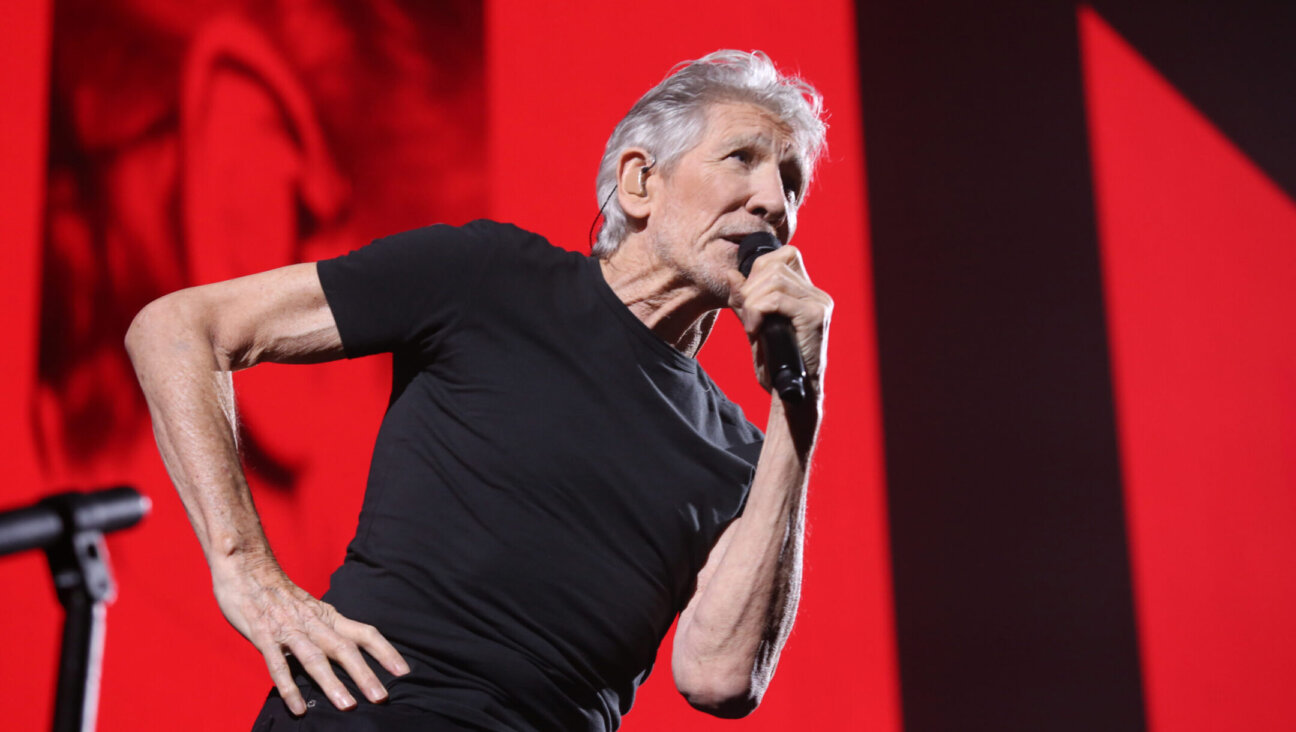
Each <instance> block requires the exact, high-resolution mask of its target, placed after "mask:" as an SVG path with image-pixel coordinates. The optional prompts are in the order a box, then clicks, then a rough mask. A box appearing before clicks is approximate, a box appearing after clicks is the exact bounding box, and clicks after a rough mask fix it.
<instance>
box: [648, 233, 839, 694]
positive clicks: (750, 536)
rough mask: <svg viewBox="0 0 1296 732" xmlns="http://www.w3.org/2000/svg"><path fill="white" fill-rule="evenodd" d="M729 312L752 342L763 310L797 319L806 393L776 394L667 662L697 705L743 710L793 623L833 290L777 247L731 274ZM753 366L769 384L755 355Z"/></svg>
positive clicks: (765, 679) (769, 672) (765, 680)
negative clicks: (747, 484) (737, 512)
mask: <svg viewBox="0 0 1296 732" xmlns="http://www.w3.org/2000/svg"><path fill="white" fill-rule="evenodd" d="M732 285H733V289H734V291H735V292H736V293H737V295H735V297H734V299H733V304H734V308H735V312H737V313H738V315H739V317H740V318H741V319H742V321H743V325H744V327H745V328H746V330H747V332H748V335H749V337H751V338H752V339H753V343H755V342H756V334H757V333H758V332H759V325H760V321H761V319H762V318H763V316H764V315H765V314H768V313H773V312H778V313H781V314H783V315H786V316H788V317H789V318H791V320H792V322H793V325H794V326H795V327H796V331H797V335H798V340H799V345H800V347H801V352H802V357H803V358H804V359H805V363H806V371H807V374H808V375H809V377H810V384H811V386H812V388H811V390H810V391H811V393H810V394H809V395H808V396H807V398H806V399H805V400H804V401H802V402H800V403H798V404H797V405H795V406H788V405H785V404H784V403H783V402H782V401H781V400H780V399H779V398H778V397H777V396H775V397H774V398H773V399H772V403H771V406H770V417H769V424H768V426H767V428H766V434H765V445H764V447H763V448H762V450H761V455H760V460H759V461H758V463H757V465H756V473H755V476H754V477H753V478H752V485H751V489H750V492H749V493H748V497H747V505H746V508H745V509H744V511H743V515H742V516H741V517H740V518H738V519H736V520H735V521H734V522H733V523H731V524H730V525H729V526H728V527H727V528H726V529H725V530H724V532H723V533H722V534H721V535H720V538H719V539H718V540H717V541H716V544H715V546H714V547H713V548H712V549H711V553H710V555H709V556H708V557H707V561H706V564H705V565H704V566H703V568H702V570H701V571H700V572H699V573H698V577H697V588H696V590H695V591H694V594H693V597H692V599H691V600H690V601H689V603H688V605H687V606H686V607H685V609H684V611H683V612H682V613H680V619H679V624H678V626H677V627H676V629H675V645H674V648H673V651H672V656H671V670H672V672H673V674H674V677H675V685H676V687H677V688H678V689H679V690H680V692H681V693H682V694H683V695H684V696H685V698H687V699H688V701H689V703H690V704H692V705H693V706H695V707H697V708H698V709H701V710H703V711H706V712H708V713H711V714H715V715H717V716H722V717H740V716H744V715H746V714H748V713H750V712H751V711H752V710H753V709H755V708H756V706H757V705H759V704H760V700H761V697H762V696H763V695H764V693H765V690H766V688H767V687H768V686H769V683H770V681H771V679H772V678H773V676H774V669H775V667H776V666H777V664H778V658H779V653H780V652H781V651H782V648H783V644H784V643H785V642H786V640H787V637H788V634H789V633H790V632H791V630H792V622H793V620H794V618H795V617H796V609H797V603H798V600H799V597H800V587H801V552H802V543H803V536H804V529H805V496H806V486H807V482H808V475H809V466H810V457H811V454H812V452H813V447H814V442H815V439H816V437H817V434H818V429H819V421H820V414H821V408H822V373H823V368H824V353H825V351H826V347H827V330H828V321H829V318H830V316H831V312H832V299H831V298H830V297H828V295H827V294H826V293H824V292H823V291H822V290H818V289H816V288H815V287H814V286H813V285H811V284H810V281H809V279H808V278H807V277H806V276H805V272H804V269H803V268H802V265H801V260H800V256H799V254H798V253H797V252H796V250H795V249H794V248H793V247H790V246H788V247H783V248H781V249H780V250H778V251H777V252H773V253H771V254H767V255H765V256H764V257H761V258H760V259H757V260H756V265H755V266H754V267H753V269H752V275H751V277H750V278H749V279H747V280H746V281H743V280H742V279H741V278H740V277H739V276H737V275H736V274H735V276H734V280H733V283H732ZM756 363H757V373H758V375H759V377H760V378H761V381H762V383H763V384H764V385H765V387H766V388H767V389H768V388H769V384H768V377H767V375H766V374H765V373H764V368H763V364H762V363H761V357H760V355H759V354H757V355H756Z"/></svg>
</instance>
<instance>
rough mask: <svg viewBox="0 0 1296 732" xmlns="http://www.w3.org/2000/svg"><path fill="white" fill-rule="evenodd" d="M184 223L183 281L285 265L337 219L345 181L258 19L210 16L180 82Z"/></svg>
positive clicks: (315, 118) (307, 103)
mask: <svg viewBox="0 0 1296 732" xmlns="http://www.w3.org/2000/svg"><path fill="white" fill-rule="evenodd" d="M180 161H181V162H180V166H181V176H182V177H181V186H180V196H179V203H180V207H179V208H180V218H181V221H180V224H181V236H182V240H183V244H184V249H185V252H186V255H187V259H188V267H189V273H188V274H189V281H190V283H191V284H201V283H205V282H211V281H215V280H223V279H228V278H230V277H236V276H240V275H245V274H250V273H252V272H259V271H263V270H267V269H272V268H274V267H282V266H284V265H287V264H292V263H295V262H297V261H298V260H299V259H300V258H301V256H302V255H301V244H302V243H303V242H304V240H305V239H306V238H308V237H310V236H311V235H312V234H314V233H315V232H317V231H319V230H321V229H327V228H328V227H330V226H332V225H333V224H335V223H336V222H337V220H338V219H339V218H340V216H341V213H342V211H343V209H344V204H345V203H346V200H347V198H348V190H347V185H346V181H345V180H344V179H343V178H342V177H341V175H340V174H339V173H338V172H337V169H336V167H335V166H334V163H333V160H332V156H331V155H330V154H329V150H328V146H327V143H326V140H325V136H324V131H323V128H322V127H321V125H320V121H319V118H318V116H317V115H316V113H315V108H314V105H313V104H312V102H311V99H310V97H309V95H308V94H307V91H306V88H305V86H304V85H303V84H302V83H301V82H300V81H299V80H298V78H297V75H296V74H295V72H294V71H293V70H292V68H291V67H290V66H289V65H288V64H287V63H286V62H285V61H284V60H283V59H282V58H281V57H280V56H279V54H278V52H277V51H276V49H275V48H274V46H273V45H272V44H271V43H270V41H269V40H268V39H267V38H266V37H265V36H264V35H263V34H262V33H261V32H260V31H259V30H258V29H257V28H256V27H254V26H252V25H250V24H248V23H246V22H244V21H241V20H239V19H237V18H232V17H231V18H223V19H219V20H215V21H213V22H211V23H209V24H207V25H206V26H205V27H204V28H203V29H202V30H201V31H200V32H199V34H198V36H197V37H196V38H195V40H194V42H193V45H192V46H191V47H190V49H189V53H188V56H187V58H186V61H185V67H184V70H183V75H182V77H181V89H180Z"/></svg>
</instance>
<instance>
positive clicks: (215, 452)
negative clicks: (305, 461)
mask: <svg viewBox="0 0 1296 732" xmlns="http://www.w3.org/2000/svg"><path fill="white" fill-rule="evenodd" d="M126 349H127V351H128V352H129V353H130V357H131V361H132V362H133V363H134V365H135V371H136V374H137V375H138V377H139V381H140V386H141V387H142V388H143V390H144V396H145V398H146V399H147V401H148V405H149V412H150V414H151V415H152V418H153V433H154V435H155V437H156V438H157V444H158V450H159V452H161V454H162V460H163V462H164V463H165V464H166V469H167V473H168V474H169V475H170V476H171V480H172V482H173V483H174V484H175V486H176V490H177V491H178V492H179V494H180V498H181V500H182V501H183V502H184V506H185V511H186V512H188V514H189V520H190V522H191V523H192V524H193V527H194V532H195V533H196V534H197V535H198V540H199V542H200V543H201V544H202V548H203V552H204V554H205V555H206V557H207V563H208V565H209V566H210V567H211V572H212V587H213V590H214V592H215V595H216V599H217V602H218V603H219V604H220V607H221V611H222V612H224V613H225V617H226V618H227V619H228V620H229V622H230V624H231V625H233V626H234V627H235V629H237V630H238V631H239V632H240V633H242V634H243V635H244V637H246V638H247V639H248V640H249V641H251V642H252V644H253V645H255V646H256V648H257V649H258V650H259V651H261V653H262V655H263V656H264V657H265V661H266V666H267V667H268V668H269V670H270V676H271V678H272V679H273V681H274V683H275V685H276V686H277V687H278V689H279V693H280V694H281V695H282V696H283V698H284V701H285V703H286V704H287V705H288V708H289V709H290V710H291V711H292V712H293V713H295V714H304V713H305V712H306V705H305V702H304V701H303V700H302V698H301V694H300V692H299V691H298V690H297V685H296V683H295V682H294V681H293V679H292V675H291V673H290V672H289V670H288V664H287V662H286V660H285V656H284V653H285V651H290V652H292V653H293V655H295V656H296V657H297V659H298V660H299V661H300V662H301V664H302V666H303V667H304V668H305V669H306V671H307V672H308V673H309V674H310V675H311V677H312V678H313V679H314V680H315V681H316V683H317V684H318V685H319V686H320V688H321V689H322V690H323V691H324V692H325V693H326V694H327V695H328V697H329V699H331V700H332V701H333V703H334V705H336V706H337V707H339V708H343V709H345V708H350V707H353V706H355V703H356V702H355V700H354V699H353V698H352V697H351V695H350V694H349V693H348V692H347V690H346V687H345V686H343V685H342V683H341V682H340V681H338V679H337V677H336V676H335V675H334V673H333V671H332V669H331V667H330V665H329V662H330V660H332V661H335V662H337V663H338V664H339V665H340V666H342V668H344V669H345V670H346V672H347V673H348V674H349V675H350V676H351V678H352V679H353V680H354V681H355V682H356V684H357V685H358V686H359V687H360V689H361V690H363V692H364V694H365V696H366V697H367V698H368V699H369V700H370V701H381V700H383V699H385V698H386V696H387V692H386V690H385V689H384V688H383V686H382V684H381V683H380V682H379V681H378V678H377V677H376V676H375V675H374V673H373V671H372V670H371V669H370V668H369V666H368V664H367V663H366V662H365V660H364V657H363V656H362V655H361V653H360V649H364V650H365V651H367V652H368V653H369V654H370V655H372V656H373V657H374V658H376V659H377V660H378V661H379V662H380V663H382V665H383V666H384V667H385V668H386V669H387V670H388V671H390V672H392V673H393V674H397V675H399V674H403V673H407V672H408V667H407V666H406V664H405V662H404V660H403V659H402V658H401V657H400V654H399V653H398V652H397V651H396V649H395V648H393V647H392V646H391V644H390V643H388V642H387V640H386V639H384V638H383V637H382V636H381V635H380V634H379V633H378V631H377V630H376V629H375V628H373V627H372V626H369V625H364V624H362V623H357V622H354V621H352V620H349V619H347V618H344V617H342V616H341V615H339V614H338V613H337V611H335V610H334V609H333V608H332V607H331V606H329V605H328V604H327V603H324V602H321V601H319V600H318V599H316V598H314V597H312V596H311V595H310V594H309V593H307V592H306V591H304V590H302V589H301V588H300V587H297V586H296V585H295V584H293V583H292V581H291V580H289V579H288V577H287V576H286V575H285V574H284V572H283V570H282V569H280V567H279V564H278V562H276V561H275V559H274V555H273V554H272V553H271V551H270V545H269V543H268V542H267V541H266V537H265V533H264V532H263V531H262V528H261V522H260V519H259V518H258V517H257V513H256V509H255V507H254V506H253V504H252V496H251V493H250V492H249V490H248V485H247V480H246V478H245V477H244V474H243V470H242V467H241V465H240V463H239V457H238V444H237V418H236V416H235V407H234V390H233V376H232V372H233V371H237V370H239V369H244V368H248V367H250V366H253V365H255V364H257V363H260V362H262V361H272V362H279V363H313V362H319V361H326V360H332V359H337V358H340V357H342V355H343V352H342V341H341V337H340V336H339V334H338V330H337V325H336V323H335V322H334V320H333V315H332V312H331V311H330V310H329V307H328V303H327V302H326V301H325V299H324V291H323V288H322V287H321V285H320V281H319V276H318V275H317V274H316V269H315V265H314V264H298V265H292V266H289V267H283V268H281V269H276V270H271V271H269V272H263V273H261V274H256V275H252V276H249V277H242V278H239V279H235V280H230V281H228V282H221V283H217V284H213V285H206V286H203V287H195V288H190V289H187V290H181V291H179V292H175V293H172V294H170V295H167V296H165V297H163V298H160V299H158V300H156V301H154V302H152V303H150V304H149V305H148V306H147V307H145V308H144V309H143V310H142V311H140V313H139V315H137V316H136V317H135V320H134V322H132V323H131V327H130V330H129V331H128V332H127V334H126Z"/></svg>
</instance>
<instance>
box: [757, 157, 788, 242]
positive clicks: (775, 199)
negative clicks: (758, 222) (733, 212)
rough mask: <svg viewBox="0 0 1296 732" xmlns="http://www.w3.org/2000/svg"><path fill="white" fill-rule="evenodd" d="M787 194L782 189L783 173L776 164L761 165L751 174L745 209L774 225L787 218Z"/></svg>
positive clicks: (781, 222)
mask: <svg viewBox="0 0 1296 732" xmlns="http://www.w3.org/2000/svg"><path fill="white" fill-rule="evenodd" d="M787 205H788V203H787V196H786V195H785V194H784V190H783V175H782V174H781V173H780V172H779V168H778V166H777V165H769V164H765V165H761V166H760V167H759V168H758V169H757V170H756V172H755V174H754V175H753V176H752V191H751V196H750V197H749V198H748V199H747V210H748V211H749V212H750V213H752V214H755V215H757V216H759V217H761V218H762V219H764V220H765V221H766V222H767V223H768V224H770V225H771V226H774V227H778V226H781V225H782V224H783V222H784V221H786V220H787Z"/></svg>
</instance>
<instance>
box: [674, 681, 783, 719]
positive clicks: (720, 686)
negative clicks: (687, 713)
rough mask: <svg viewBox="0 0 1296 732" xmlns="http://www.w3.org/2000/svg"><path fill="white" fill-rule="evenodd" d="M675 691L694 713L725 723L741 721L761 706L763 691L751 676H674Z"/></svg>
mask: <svg viewBox="0 0 1296 732" xmlns="http://www.w3.org/2000/svg"><path fill="white" fill-rule="evenodd" d="M675 688H676V689H678V690H679V693H680V694H681V695H683V697H684V699H685V700H686V701H688V703H689V705H690V706H692V707H693V708H694V709H697V710H699V711H702V712H706V713H707V714H710V715H712V716H715V717H720V718H723V719H740V718H742V717H745V716H747V715H748V714H751V713H752V712H754V711H756V707H758V706H760V701H761V696H762V692H763V689H760V688H758V687H757V685H756V684H755V683H753V681H752V675H751V674H750V673H748V674H741V673H728V674H721V673H705V672H700V671H698V672H694V673H683V674H682V673H680V672H679V671H678V670H676V672H675Z"/></svg>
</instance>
